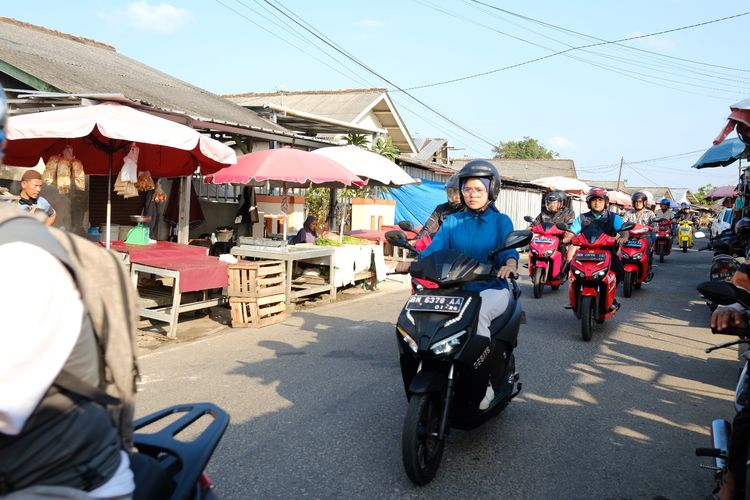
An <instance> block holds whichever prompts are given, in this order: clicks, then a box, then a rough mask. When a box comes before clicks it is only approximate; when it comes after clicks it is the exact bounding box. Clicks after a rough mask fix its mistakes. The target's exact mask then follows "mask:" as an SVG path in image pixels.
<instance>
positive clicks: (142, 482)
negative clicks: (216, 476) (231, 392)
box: [130, 403, 229, 500]
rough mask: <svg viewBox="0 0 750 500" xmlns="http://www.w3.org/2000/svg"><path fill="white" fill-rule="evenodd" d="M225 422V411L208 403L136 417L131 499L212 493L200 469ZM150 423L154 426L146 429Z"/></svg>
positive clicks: (185, 498)
mask: <svg viewBox="0 0 750 500" xmlns="http://www.w3.org/2000/svg"><path fill="white" fill-rule="evenodd" d="M228 424H229V414H227V412H225V411H224V410H222V409H221V408H219V407H218V406H216V405H214V404H212V403H194V404H182V405H176V406H171V407H169V408H165V409H163V410H160V411H157V412H156V413H152V414H151V415H147V416H145V417H143V418H140V419H138V420H136V421H135V422H134V424H133V427H134V430H135V434H134V435H133V442H134V445H135V448H136V449H137V451H138V452H137V453H134V454H132V455H131V458H130V462H131V468H132V469H133V475H134V478H135V492H134V493H133V499H134V500H142V499H143V500H147V499H153V498H162V499H171V500H192V499H211V498H217V497H216V494H215V492H214V489H213V484H212V483H211V481H210V480H209V478H208V475H206V472H205V469H206V466H207V465H208V461H209V460H210V459H211V455H213V452H214V449H215V448H216V445H217V444H219V441H220V440H221V437H222V436H223V435H224V431H225V430H226V428H227V425H228ZM152 426H153V427H154V428H157V429H158V430H156V431H155V432H148V430H149V429H150V428H151V427H152ZM193 426H195V427H193ZM181 433H184V434H183V435H180V434H181Z"/></svg>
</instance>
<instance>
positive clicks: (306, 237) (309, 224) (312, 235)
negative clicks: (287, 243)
mask: <svg viewBox="0 0 750 500" xmlns="http://www.w3.org/2000/svg"><path fill="white" fill-rule="evenodd" d="M317 237H318V218H317V217H315V216H314V215H308V216H307V219H305V224H304V225H303V226H302V229H300V230H299V232H298V233H297V236H295V237H294V240H293V241H292V243H295V244H296V243H315V239H316V238H317Z"/></svg>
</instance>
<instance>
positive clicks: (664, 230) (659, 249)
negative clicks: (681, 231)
mask: <svg viewBox="0 0 750 500" xmlns="http://www.w3.org/2000/svg"><path fill="white" fill-rule="evenodd" d="M654 220H655V221H656V222H657V223H658V224H659V226H658V230H657V231H656V240H654V253H655V254H657V255H658V256H659V262H660V263H661V262H664V256H665V255H669V254H670V253H672V222H671V221H669V220H668V219H662V218H658V219H654Z"/></svg>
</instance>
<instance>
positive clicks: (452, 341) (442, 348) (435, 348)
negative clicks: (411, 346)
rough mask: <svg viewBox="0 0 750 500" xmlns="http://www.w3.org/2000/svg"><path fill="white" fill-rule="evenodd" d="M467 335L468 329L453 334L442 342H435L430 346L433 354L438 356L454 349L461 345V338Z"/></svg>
mask: <svg viewBox="0 0 750 500" xmlns="http://www.w3.org/2000/svg"><path fill="white" fill-rule="evenodd" d="M464 335H466V330H461V331H460V332H458V333H457V334H455V335H451V336H450V337H448V338H447V339H443V340H441V341H440V342H435V343H434V344H432V345H431V346H430V350H431V351H432V354H434V355H436V356H442V355H443V354H448V353H450V352H451V351H453V349H454V348H455V347H456V346H458V345H461V338H462V337H463V336H464Z"/></svg>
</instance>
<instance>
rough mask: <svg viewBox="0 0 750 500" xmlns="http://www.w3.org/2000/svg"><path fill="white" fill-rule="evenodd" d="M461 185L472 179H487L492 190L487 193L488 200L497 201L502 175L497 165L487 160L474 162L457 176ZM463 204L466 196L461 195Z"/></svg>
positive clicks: (467, 165)
mask: <svg viewBox="0 0 750 500" xmlns="http://www.w3.org/2000/svg"><path fill="white" fill-rule="evenodd" d="M456 176H457V177H458V183H459V185H461V184H463V183H464V181H465V180H466V179H469V178H471V177H485V178H489V180H490V189H489V191H488V192H487V198H488V200H489V201H490V203H491V202H493V201H495V200H497V196H498V195H499V194H500V184H501V181H500V173H499V172H498V171H497V168H495V165H493V164H492V163H490V162H488V161H487V160H472V161H470V162H469V163H467V164H466V165H464V167H463V168H462V169H461V170H460V171H459V172H458V173H457V174H456ZM461 202H462V203H465V202H464V195H463V193H462V194H461Z"/></svg>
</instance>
